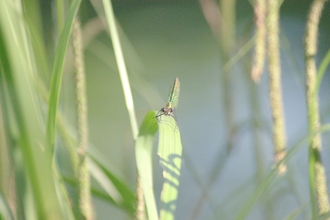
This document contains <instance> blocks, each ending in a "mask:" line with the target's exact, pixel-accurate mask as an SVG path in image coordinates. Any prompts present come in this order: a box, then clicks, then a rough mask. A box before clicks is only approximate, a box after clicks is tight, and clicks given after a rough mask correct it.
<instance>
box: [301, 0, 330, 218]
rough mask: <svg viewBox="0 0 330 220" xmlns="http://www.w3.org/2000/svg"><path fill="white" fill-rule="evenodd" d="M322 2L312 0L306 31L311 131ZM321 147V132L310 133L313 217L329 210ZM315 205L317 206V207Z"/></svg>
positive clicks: (315, 122)
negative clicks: (311, 134)
mask: <svg viewBox="0 0 330 220" xmlns="http://www.w3.org/2000/svg"><path fill="white" fill-rule="evenodd" d="M324 3H325V0H315V1H313V3H312V5H311V7H310V11H309V14H308V20H307V28H306V34H305V62H306V85H307V108H308V121H309V132H310V133H314V132H315V131H317V130H318V129H319V127H320V115H319V107H318V96H317V93H318V82H317V69H316V63H315V55H316V53H317V37H318V25H319V21H320V17H321V14H322V10H323V7H324ZM321 150H322V141H321V135H320V134H319V133H317V134H315V135H314V136H313V138H312V139H311V141H310V144H309V175H310V177H309V181H310V196H311V206H312V215H313V219H315V218H317V215H322V214H325V213H328V212H329V210H330V208H329V198H328V195H327V185H326V176H325V171H324V167H323V165H322V162H321ZM315 199H316V201H315ZM316 206H317V208H318V210H316ZM317 213H318V214H317Z"/></svg>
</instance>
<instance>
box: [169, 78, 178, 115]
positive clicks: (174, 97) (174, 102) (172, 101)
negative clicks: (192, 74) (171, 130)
mask: <svg viewBox="0 0 330 220" xmlns="http://www.w3.org/2000/svg"><path fill="white" fill-rule="evenodd" d="M179 94H180V81H179V78H175V80H174V83H173V85H172V88H171V90H170V94H169V95H168V106H169V107H171V108H176V107H178V103H179Z"/></svg>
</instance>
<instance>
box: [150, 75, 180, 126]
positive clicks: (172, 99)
mask: <svg viewBox="0 0 330 220" xmlns="http://www.w3.org/2000/svg"><path fill="white" fill-rule="evenodd" d="M179 94H180V81H179V78H175V80H174V83H173V85H172V88H171V90H170V94H169V95H168V101H167V103H166V105H165V107H163V108H161V109H160V111H159V112H158V113H157V115H156V118H157V120H158V118H159V117H160V116H162V115H165V116H172V117H173V118H174V120H175V121H176V119H175V117H174V115H173V112H174V109H175V108H177V107H178V102H179Z"/></svg>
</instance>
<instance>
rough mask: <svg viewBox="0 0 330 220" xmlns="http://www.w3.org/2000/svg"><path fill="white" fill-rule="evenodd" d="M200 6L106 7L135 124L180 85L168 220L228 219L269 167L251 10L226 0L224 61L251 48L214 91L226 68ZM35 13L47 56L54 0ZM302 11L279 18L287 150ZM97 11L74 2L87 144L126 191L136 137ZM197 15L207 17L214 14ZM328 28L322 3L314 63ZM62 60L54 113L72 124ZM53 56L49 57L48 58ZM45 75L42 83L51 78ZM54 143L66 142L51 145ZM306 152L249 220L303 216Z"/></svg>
mask: <svg viewBox="0 0 330 220" xmlns="http://www.w3.org/2000/svg"><path fill="white" fill-rule="evenodd" d="M224 1H227V0H224ZM209 2H213V1H211V0H209V1H207V0H200V1H188V0H182V1H172V0H163V1H157V0H153V1H138V0H136V1H114V2H113V6H114V11H115V15H116V17H117V19H118V26H119V30H120V40H121V43H122V46H123V52H124V57H125V60H126V65H127V69H128V74H129V80H130V83H131V86H132V93H133V98H134V104H135V110H136V115H137V117H138V122H139V123H140V122H141V121H142V119H143V117H144V116H145V114H146V113H147V112H148V111H149V110H151V109H152V110H156V111H157V110H159V109H161V107H163V106H164V104H165V103H166V101H167V95H168V92H169V88H170V86H171V84H172V82H173V80H174V79H175V77H179V79H180V82H181V93H180V100H179V106H178V109H176V117H177V121H178V125H179V127H180V131H181V139H182V144H183V165H182V172H181V174H182V175H181V183H180V188H179V198H178V202H177V210H176V219H187V220H188V219H189V220H191V219H233V218H234V217H235V216H236V215H237V213H238V212H239V211H240V210H241V208H242V207H243V206H244V205H245V204H246V202H247V201H248V199H249V198H251V196H253V195H254V192H255V190H256V189H257V187H258V186H259V185H260V183H262V182H263V181H264V179H265V177H266V176H267V175H268V174H269V173H270V172H271V170H272V166H273V164H274V156H273V148H272V137H271V134H272V132H271V113H270V104H269V96H268V91H269V90H268V71H267V66H266V67H265V72H264V74H263V76H262V78H261V82H260V84H255V83H254V82H252V80H251V78H250V70H251V65H252V59H251V58H252V53H253V52H252V44H251V46H246V45H247V43H248V41H249V40H250V39H251V38H252V36H253V34H254V15H253V7H252V3H251V2H248V1H242V0H239V1H236V10H235V13H236V14H235V15H234V16H235V17H236V27H234V29H235V31H236V33H235V36H236V37H235V39H234V40H235V43H234V49H233V52H232V53H231V54H230V55H229V57H230V58H232V57H234V56H235V55H236V54H237V53H238V51H241V50H243V48H245V47H247V48H248V49H249V50H248V51H247V52H246V54H244V55H243V56H242V57H241V58H240V59H239V60H238V61H234V65H233V67H232V68H231V69H230V74H229V78H230V79H229V81H226V82H224V81H223V79H224V78H223V77H222V75H223V74H224V72H223V71H224V66H226V65H228V63H227V62H228V60H226V59H224V58H223V53H224V52H223V51H222V50H223V48H222V47H221V46H220V43H219V41H220V39H219V36H216V35H214V31H212V28H211V27H210V25H209V23H208V21H207V20H206V18H205V14H203V10H202V6H203V7H206V6H207V5H206V4H207V3H209ZM40 5H41V12H42V25H43V34H44V36H45V39H46V47H47V50H48V51H47V52H48V53H49V54H53V53H54V48H55V47H54V45H56V41H55V40H54V38H55V36H56V34H57V33H56V32H55V31H54V22H55V21H54V14H53V9H54V2H53V1H45V0H44V1H40ZM211 6H212V5H211ZM309 6H310V1H298V0H288V1H284V2H283V4H282V6H281V9H280V12H281V13H280V16H281V17H280V19H281V20H280V25H281V26H280V32H281V35H280V37H281V65H282V85H283V99H284V110H285V119H286V134H287V146H288V148H291V147H293V146H294V145H296V144H298V142H299V141H300V140H302V139H303V138H304V137H306V136H307V134H308V124H307V110H306V99H305V70H304V48H303V38H304V33H305V28H306V18H307V12H308V8H309ZM101 7H102V5H101V2H100V1H96V0H92V1H90V2H89V1H83V2H82V5H81V7H80V10H79V17H80V19H81V22H82V27H83V40H84V43H85V44H84V46H85V51H84V52H85V54H84V56H85V65H86V77H87V79H86V83H87V101H88V123H89V135H90V144H91V145H93V146H94V147H95V148H97V149H98V150H99V151H100V152H101V153H102V155H103V157H104V158H105V159H106V160H107V162H108V164H110V165H111V167H112V168H113V170H114V171H115V172H116V174H117V175H118V176H119V177H120V178H121V179H122V180H123V181H124V182H126V183H127V184H128V185H129V186H130V188H131V190H132V191H134V189H135V185H136V183H135V182H136V163H135V154H134V139H133V137H132V133H131V128H130V123H129V118H128V113H127V109H126V105H125V100H124V95H123V89H122V86H121V82H120V78H119V74H118V70H117V65H116V61H115V58H114V55H113V49H112V44H111V39H110V37H109V36H108V32H107V31H106V28H105V27H106V26H105V25H103V24H102V19H104V14H102V13H104V12H103V11H102V10H103V9H102V8H101ZM97 9H99V10H100V12H97ZM98 13H100V14H98ZM204 13H212V10H209V11H206V12H205V11H204ZM329 27H330V5H329V4H327V5H326V7H325V9H324V12H323V16H322V19H321V23H320V30H319V52H318V55H317V56H318V63H319V62H320V60H321V59H322V58H323V57H324V55H325V54H326V52H327V51H328V49H329V47H330V28H329ZM70 56H72V55H71V51H70V49H69V51H68V53H67V57H68V58H67V60H68V61H67V62H66V64H65V69H64V75H63V79H62V87H61V98H60V103H59V107H60V109H61V110H62V112H63V114H64V115H65V118H66V120H67V122H68V124H70V125H72V127H75V124H76V116H75V114H76V113H75V111H76V110H75V108H76V106H75V102H76V101H75V97H74V95H75V90H74V87H73V86H72V85H73V84H74V71H73V62H72V60H71V59H70ZM52 58H53V57H52V56H51V55H50V56H49V59H52ZM43 78H44V80H45V82H46V84H48V83H49V80H50V76H49V75H45V76H43ZM329 80H330V78H329V71H327V72H326V74H325V77H324V79H323V81H322V84H321V90H320V109H321V122H322V123H328V122H329V120H330V99H329V97H330V96H329V94H330V86H329V83H330V81H329ZM224 83H226V84H227V86H229V92H230V100H231V103H232V105H231V107H230V108H231V109H230V113H231V115H232V119H233V124H232V125H233V127H232V128H229V127H228V124H227V123H226V118H227V117H229V116H228V115H227V114H228V112H226V107H228V106H226V105H227V104H228V103H227V102H226V101H225V100H224V91H225V90H224ZM255 114H257V119H256V118H255V117H256V115H255ZM227 119H228V118H227ZM254 122H257V123H256V124H255V123H254ZM71 132H73V133H75V132H76V131H71ZM322 137H323V143H324V144H323V147H324V148H323V153H322V159H323V162H324V164H325V167H326V174H327V176H328V183H329V181H330V179H329V176H330V170H329V169H327V168H328V167H329V166H330V163H329V161H330V147H329V146H330V145H329V144H330V136H329V134H328V133H324V134H323V136H322ZM156 141H157V140H156ZM56 144H57V145H64V144H63V143H62V142H61V141H60V140H57V142H56ZM307 153H308V150H307V143H304V144H303V145H302V146H301V147H300V148H299V151H297V152H296V153H295V155H294V156H293V157H292V158H291V159H290V161H289V163H288V173H287V174H286V175H285V176H278V177H277V178H276V179H275V181H274V182H273V183H272V185H271V187H270V188H269V189H268V190H267V191H266V193H264V194H263V195H262V196H261V197H260V199H258V201H257V203H256V204H255V206H254V207H253V209H252V211H251V212H250V213H249V215H248V218H247V219H269V220H271V219H274V220H275V219H289V216H290V215H291V214H292V213H293V212H294V211H297V212H298V213H299V214H298V215H297V217H296V218H295V219H309V217H310V210H309V209H308V208H306V206H307V207H308V203H309V200H310V197H309V189H308V187H309V184H308V163H307V161H308V158H307ZM154 159H155V160H154V165H155V166H154V167H155V170H154V178H155V184H154V187H155V190H156V198H158V197H159V194H160V191H161V186H162V181H163V179H162V176H161V172H162V170H161V168H160V167H159V165H158V161H157V155H155V157H154ZM60 161H61V159H60ZM63 161H65V160H64V159H63ZM62 165H63V166H62V167H65V164H62ZM68 172H69V171H68ZM93 184H95V185H97V183H95V182H93ZM329 186H330V184H328V187H329ZM93 201H94V208H95V210H96V216H97V219H130V218H131V217H130V216H128V215H127V213H125V212H124V211H123V210H121V209H118V208H117V207H116V206H112V205H111V204H109V203H107V202H105V201H104V200H102V199H99V198H94V200H93ZM158 205H159V204H158ZM109 216H111V217H109Z"/></svg>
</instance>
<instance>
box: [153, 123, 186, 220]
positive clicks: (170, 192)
mask: <svg viewBox="0 0 330 220" xmlns="http://www.w3.org/2000/svg"><path fill="white" fill-rule="evenodd" d="M158 156H159V157H160V158H159V160H160V165H161V167H162V168H163V170H164V172H163V177H164V184H163V189H162V192H161V198H160V204H161V207H160V219H162V220H164V219H174V212H175V209H176V200H177V198H178V190H179V185H180V174H181V161H182V144H181V137H180V130H179V128H178V126H177V123H176V121H175V119H174V118H173V117H162V119H161V123H160V124H159V142H158Z"/></svg>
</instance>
